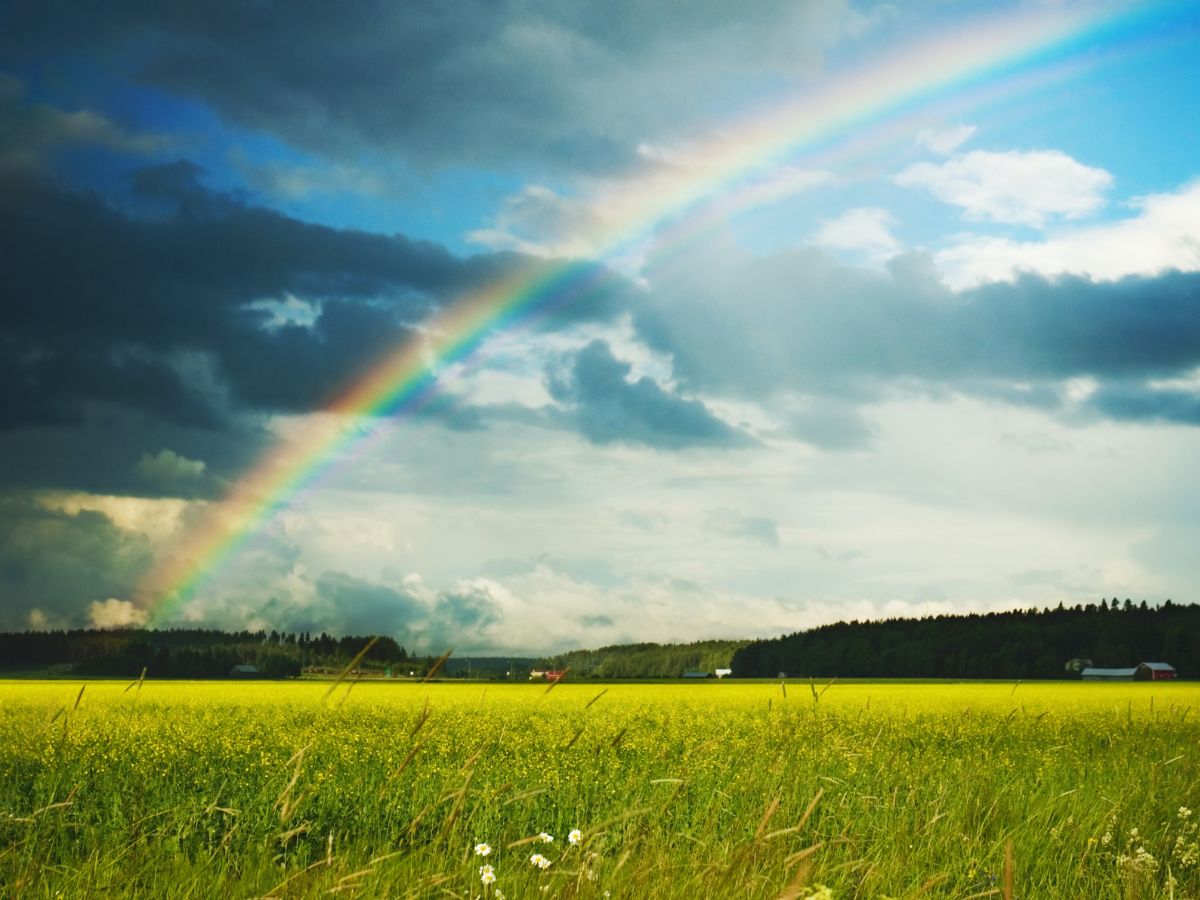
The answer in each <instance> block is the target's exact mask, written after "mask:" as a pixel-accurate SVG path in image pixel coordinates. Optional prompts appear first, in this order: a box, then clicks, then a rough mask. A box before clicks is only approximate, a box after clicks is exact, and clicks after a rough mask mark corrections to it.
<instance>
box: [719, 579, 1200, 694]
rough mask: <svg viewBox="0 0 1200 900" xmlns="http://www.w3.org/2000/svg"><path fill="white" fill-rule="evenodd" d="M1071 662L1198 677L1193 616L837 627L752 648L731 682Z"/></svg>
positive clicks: (1149, 610) (985, 618)
mask: <svg viewBox="0 0 1200 900" xmlns="http://www.w3.org/2000/svg"><path fill="white" fill-rule="evenodd" d="M1073 658H1086V659H1089V660H1092V661H1093V662H1094V663H1095V665H1097V666H1134V665H1137V664H1138V663H1139V662H1146V661H1163V662H1169V663H1171V664H1172V665H1173V666H1175V668H1176V669H1178V670H1179V672H1180V675H1181V676H1183V677H1185V678H1187V677H1195V676H1196V674H1197V673H1198V672H1200V606H1198V605H1194V604H1191V605H1179V604H1175V603H1172V602H1171V601H1170V600H1168V601H1167V602H1166V603H1164V604H1163V605H1162V606H1159V607H1150V606H1149V605H1148V604H1146V603H1145V602H1144V601H1143V602H1142V603H1140V604H1135V603H1133V602H1132V601H1130V600H1125V601H1124V603H1123V604H1122V603H1120V602H1119V601H1118V600H1117V599H1116V598H1113V599H1112V601H1111V602H1110V601H1105V600H1101V601H1100V602H1099V604H1093V603H1089V604H1087V605H1086V606H1082V605H1080V606H1075V607H1064V606H1063V605H1062V604H1061V603H1060V604H1059V605H1058V607H1057V608H1056V609H1044V610H1041V611H1040V612H1039V611H1038V610H1036V609H1031V610H1015V611H1013V612H1001V613H988V614H986V615H962V616H948V615H947V616H932V617H927V618H923V619H888V620H886V621H882V622H838V623H837V624H834V625H825V626H822V627H820V628H813V629H811V630H809V631H801V632H797V633H795V634H789V635H785V636H783V637H779V638H775V639H773V640H764V641H753V642H751V643H748V644H746V645H745V646H744V647H742V648H741V649H740V650H738V652H737V653H736V654H734V657H733V670H734V674H735V675H737V676H770V677H773V676H775V675H777V674H779V673H780V672H786V673H787V674H789V675H794V676H807V675H814V676H818V677H833V676H842V677H846V678H1064V677H1071V676H1070V675H1069V673H1067V671H1066V670H1065V666H1066V663H1067V662H1068V661H1069V660H1071V659H1073Z"/></svg>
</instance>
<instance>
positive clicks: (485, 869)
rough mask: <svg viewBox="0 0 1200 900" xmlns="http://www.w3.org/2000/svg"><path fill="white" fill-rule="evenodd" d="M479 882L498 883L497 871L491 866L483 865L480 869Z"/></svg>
mask: <svg viewBox="0 0 1200 900" xmlns="http://www.w3.org/2000/svg"><path fill="white" fill-rule="evenodd" d="M479 880H480V881H482V882H483V883H484V884H495V883H496V870H495V869H493V868H492V867H491V866H488V865H483V866H480V867H479Z"/></svg>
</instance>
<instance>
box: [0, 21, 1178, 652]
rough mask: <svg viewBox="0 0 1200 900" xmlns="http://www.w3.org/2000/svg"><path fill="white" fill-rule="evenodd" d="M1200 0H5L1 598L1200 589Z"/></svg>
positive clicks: (460, 608) (181, 606) (588, 643)
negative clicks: (426, 0)
mask: <svg viewBox="0 0 1200 900" xmlns="http://www.w3.org/2000/svg"><path fill="white" fill-rule="evenodd" d="M1198 146H1200V9H1197V8H1196V7H1195V5H1194V4H1191V3H1178V2H1177V3H1171V2H1162V3H1159V2H1148V3H1144V4H1124V3H1107V2H1100V0H1054V2H1051V0H1041V2H1039V0H1016V2H969V0H913V2H905V3H876V2H870V0H860V2H850V0H806V2H795V0H789V2H773V0H768V2H763V3H756V4H750V5H749V6H746V5H736V4H729V3H725V2H711V3H710V2H707V0H695V2H690V3H678V2H669V0H668V2H664V0H655V2H647V0H615V2H608V3H603V4H599V3H581V4H565V5H564V4H559V3H540V2H532V3H530V2H520V3H516V2H504V0H500V2H493V0H487V2H484V0H477V2H476V0H466V2H461V3H453V4H429V5H427V4H408V3H403V4H395V3H382V2H372V0H347V2H344V3H339V4H328V3H315V2H313V3H309V2H295V3H288V4H271V3H259V4H246V3H241V2H228V3H226V2H205V3H199V2H196V3H188V2H184V3H171V4H163V3H149V2H132V0H131V2H113V3H106V4H101V5H98V6H90V5H83V6H80V5H79V4H74V3H62V2H57V0H40V2H37V3H32V2H23V0H14V2H10V3H6V4H4V5H3V7H0V258H2V259H3V271H4V276H5V277H4V288H3V298H4V299H3V303H0V395H2V399H0V628H3V629H7V630H13V629H25V628H35V629H44V628H63V627H83V626H96V627H118V626H132V625H153V626H156V627H199V626H203V627H219V628H227V629H233V628H238V629H240V628H252V629H257V628H265V629H272V628H274V629H278V630H286V631H311V632H313V633H316V632H319V631H326V632H328V633H330V634H368V633H382V634H389V635H392V636H394V637H396V638H397V639H398V640H400V641H401V643H403V644H404V645H405V646H406V647H408V648H409V649H410V650H413V651H415V652H420V653H439V654H440V653H441V652H443V651H444V650H445V649H448V648H450V647H453V648H455V652H456V654H457V655H463V654H468V655H469V654H543V653H552V652H555V651H562V650H567V649H572V648H575V647H598V646H602V645H607V644H613V643H622V642H630V641H660V642H663V641H690V640H698V639H706V638H752V637H760V636H775V635H779V634H782V633H789V632H793V631H797V630H800V629H803V628H808V627H812V626H816V625H820V624H824V623H828V622H833V621H837V620H843V619H844V620H849V619H870V618H881V617H892V616H922V615H933V614H942V613H965V612H983V611H991V610H1003V609H1013V608H1029V607H1035V606H1036V607H1044V606H1054V605H1057V604H1058V603H1060V602H1062V603H1066V604H1068V605H1074V604H1076V603H1089V602H1095V601H1096V600H1098V599H1100V598H1107V597H1120V598H1122V599H1123V598H1125V597H1131V598H1133V599H1134V600H1135V601H1140V600H1143V599H1144V600H1147V601H1149V602H1151V603H1160V602H1162V601H1164V600H1166V599H1168V598H1170V599H1173V600H1175V601H1176V602H1196V601H1198V600H1200V596H1198V592H1197V589H1198V588H1200V568H1197V566H1196V564H1195V554H1196V548H1197V547H1198V546H1200V518H1198V517H1197V512H1196V511H1197V509H1200V472H1198V470H1197V466H1196V460H1197V459H1198V458H1200V160H1198V159H1197V156H1196V153H1195V149H1196V148H1197V147H1198Z"/></svg>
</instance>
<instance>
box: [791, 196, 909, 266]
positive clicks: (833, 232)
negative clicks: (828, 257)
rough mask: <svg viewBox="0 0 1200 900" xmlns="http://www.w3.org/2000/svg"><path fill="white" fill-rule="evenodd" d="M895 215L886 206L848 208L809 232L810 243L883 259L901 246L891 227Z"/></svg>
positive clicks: (894, 220) (896, 251)
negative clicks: (882, 207)
mask: <svg viewBox="0 0 1200 900" xmlns="http://www.w3.org/2000/svg"><path fill="white" fill-rule="evenodd" d="M895 224H896V218H895V216H893V215H892V214H891V213H890V212H888V211H887V210H886V209H879V208H877V207H864V208H860V209H851V210H847V211H846V212H844V213H843V214H842V215H840V216H838V217H837V218H836V219H830V220H828V221H826V222H824V223H822V225H821V227H820V229H818V230H817V233H816V234H815V235H813V243H815V244H818V245H820V246H822V247H830V248H832V249H834V250H849V251H858V252H861V253H864V254H865V255H867V256H868V257H871V258H872V259H879V260H882V259H887V258H888V257H890V256H894V255H895V254H897V253H899V252H900V250H901V249H902V245H901V243H900V241H899V240H897V239H896V236H895V235H894V234H892V231H891V228H892V226H893V225H895Z"/></svg>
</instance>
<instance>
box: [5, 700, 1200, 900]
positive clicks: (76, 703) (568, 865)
mask: <svg viewBox="0 0 1200 900" xmlns="http://www.w3.org/2000/svg"><path fill="white" fill-rule="evenodd" d="M329 687H330V686H329V685H327V684H322V683H314V682H279V683H270V682H243V683H233V682H225V683H218V682H155V681H152V680H148V681H145V682H144V683H137V684H134V685H129V684H127V683H116V682H89V683H87V684H81V683H79V682H75V683H70V682H65V681H55V682H34V681H10V682H0V896H4V897H22V898H23V897H35V898H43V897H44V898H53V897H68V898H75V897H139V898H141V897H144V898H156V900H157V898H179V897H189V898H199V897H205V898H207V897H277V898H285V897H318V896H319V897H327V896H347V897H371V898H374V897H414V898H417V897H442V896H446V897H471V898H475V897H481V898H489V900H491V898H494V900H502V898H512V900H517V898H541V897H547V896H549V897H588V898H590V897H597V898H600V897H620V898H644V897H654V898H675V897H679V898H685V897H686V898H693V900H694V898H710V897H711V898H724V897H730V898H735V897H736V898H741V897H762V898H810V897H817V898H838V900H843V898H872V900H876V898H885V897H887V898H900V897H904V898H913V897H956V898H964V900H965V898H983V897H1017V898H1025V900H1038V898H1059V897H1061V898H1092V900H1102V898H1158V897H1169V898H1196V897H1200V834H1198V828H1197V819H1198V818H1200V765H1198V754H1200V748H1198V746H1197V737H1198V736H1200V728H1198V727H1197V711H1196V707H1197V706H1200V685H1192V684H1163V683H1160V684H1133V683H1129V684H1083V683H1015V684H1014V683H1007V684H999V683H964V684H888V683H857V684H847V683H840V682H838V683H833V684H831V685H828V686H827V685H825V684H821V683H817V684H815V685H812V684H810V683H809V682H788V683H787V684H786V685H782V684H780V683H779V682H773V683H767V682H754V683H696V684H671V685H666V684H654V685H651V684H612V685H604V684H591V683H569V682H567V683H562V684H558V685H555V686H554V687H553V688H552V689H551V690H547V688H546V686H545V685H531V684H484V683H466V684H432V683H431V684H416V683H402V684H398V683H367V682H363V683H359V684H347V683H343V684H340V685H337V686H336V687H335V688H334V689H333V691H332V692H330V690H329ZM1193 810H1195V812H1193ZM547 838H552V840H547ZM531 860H532V861H531Z"/></svg>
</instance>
